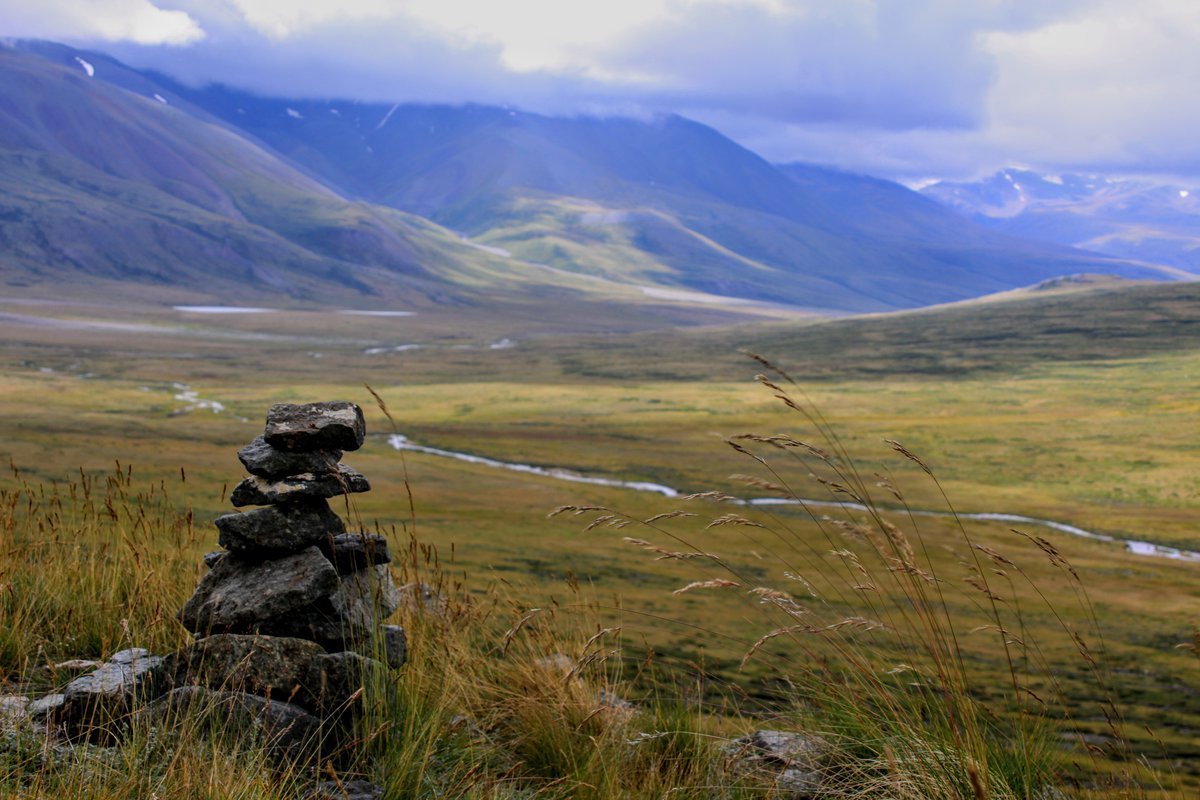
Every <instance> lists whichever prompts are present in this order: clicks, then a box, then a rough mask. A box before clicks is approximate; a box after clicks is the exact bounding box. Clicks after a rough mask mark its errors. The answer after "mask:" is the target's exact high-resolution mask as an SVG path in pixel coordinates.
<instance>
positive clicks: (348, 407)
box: [263, 400, 367, 452]
mask: <svg viewBox="0 0 1200 800" xmlns="http://www.w3.org/2000/svg"><path fill="white" fill-rule="evenodd" d="M366 432H367V426H366V422H365V421H364V420H363V413H362V409H361V408H359V407H358V406H356V405H355V404H354V403H348V402H345V401H341V400H339V401H334V402H332V403H305V404H304V405H291V404H290V403H278V404H276V405H273V406H271V408H270V410H268V411H267V427H266V429H265V430H264V431H263V439H265V440H266V442H267V444H269V445H271V446H272V447H274V448H275V449H276V450H285V451H288V452H295V451H297V450H304V451H310V452H311V451H313V450H357V449H358V448H360V447H362V443H363V438H364V437H365V436H366Z"/></svg>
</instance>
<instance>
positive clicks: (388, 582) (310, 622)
mask: <svg viewBox="0 0 1200 800" xmlns="http://www.w3.org/2000/svg"><path fill="white" fill-rule="evenodd" d="M326 563H327V564H328V563H329V562H328V561H327V562H326ZM332 568H333V567H332V565H331V566H330V569H332ZM210 574H211V573H210ZM399 602H400V596H399V592H398V590H397V589H396V584H395V582H394V581H393V580H392V573H391V571H390V570H389V569H388V567H387V565H386V564H381V565H380V566H378V567H373V568H371V569H365V570H360V571H359V572H353V573H351V574H349V575H343V576H341V578H340V579H339V581H338V584H337V586H336V587H335V589H334V590H333V591H331V592H329V593H328V594H326V595H323V596H321V597H319V598H317V599H316V600H314V601H313V602H312V603H310V604H309V605H306V606H304V607H302V608H298V609H296V610H295V611H293V612H291V613H288V614H285V615H275V616H273V617H272V618H271V619H269V620H264V621H263V622H262V624H261V625H259V627H258V629H257V630H258V631H259V632H261V633H266V634H270V635H272V636H295V637H299V638H301V639H312V640H313V641H315V642H320V643H321V644H322V645H324V646H325V648H326V649H327V650H341V649H344V648H345V646H348V645H349V644H350V643H355V642H362V641H365V640H366V639H367V638H368V637H369V636H370V634H371V631H372V630H373V629H374V628H375V626H376V625H377V624H378V623H379V622H381V621H382V620H384V619H386V618H387V617H388V616H389V615H390V614H391V613H392V612H393V611H395V610H396V608H397V606H398V605H399Z"/></svg>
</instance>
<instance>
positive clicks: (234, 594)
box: [179, 547, 340, 635]
mask: <svg viewBox="0 0 1200 800" xmlns="http://www.w3.org/2000/svg"><path fill="white" fill-rule="evenodd" d="M339 588H340V584H339V581H338V576H337V572H335V571H334V569H333V565H332V564H330V563H329V561H328V559H326V558H325V556H323V555H321V551H320V550H318V549H317V548H315V547H309V548H308V549H306V550H302V551H301V552H299V553H293V554H291V555H287V556H284V557H282V558H279V559H276V560H273V561H263V562H259V563H254V562H250V561H245V560H243V559H240V558H237V557H235V556H233V555H229V556H226V557H225V558H223V559H221V560H220V561H219V562H218V563H217V565H216V566H215V567H213V568H212V570H210V571H209V572H208V574H207V575H205V576H204V577H203V578H202V579H201V581H200V585H199V586H198V587H197V588H196V592H195V594H193V595H192V597H191V598H190V599H189V600H188V601H187V603H186V604H185V605H184V607H183V610H182V611H180V612H179V621H180V622H182V623H183V626H184V627H185V628H187V629H188V630H189V631H191V632H192V633H195V634H201V635H204V634H208V633H254V632H256V631H260V632H263V633H273V632H274V631H272V630H269V628H270V627H271V626H270V625H268V624H267V623H269V622H271V621H274V620H278V619H280V618H290V617H293V616H294V615H296V614H297V613H299V612H300V611H301V610H302V609H305V608H306V607H308V606H310V605H312V604H314V603H316V602H317V601H319V600H321V599H322V598H327V597H329V595H331V594H333V593H335V592H337V591H339Z"/></svg>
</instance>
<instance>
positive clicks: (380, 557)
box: [317, 533, 392, 575]
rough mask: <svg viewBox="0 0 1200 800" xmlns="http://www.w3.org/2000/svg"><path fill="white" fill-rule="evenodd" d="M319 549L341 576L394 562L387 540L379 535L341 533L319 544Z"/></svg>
mask: <svg viewBox="0 0 1200 800" xmlns="http://www.w3.org/2000/svg"><path fill="white" fill-rule="evenodd" d="M317 547H319V548H321V552H322V553H324V554H325V557H326V558H328V559H329V561H330V563H332V564H333V566H334V569H336V570H337V571H338V574H339V575H348V574H350V573H351V572H358V571H359V570H363V569H366V568H367V567H374V566H377V565H379V564H388V563H390V562H391V560H392V554H391V552H390V551H389V550H388V543H387V539H385V538H384V537H383V536H380V535H379V534H377V533H340V534H338V535H337V536H334V537H332V538H329V539H322V540H321V541H319V542H317Z"/></svg>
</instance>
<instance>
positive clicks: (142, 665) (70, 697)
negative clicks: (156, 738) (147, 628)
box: [55, 648, 162, 739]
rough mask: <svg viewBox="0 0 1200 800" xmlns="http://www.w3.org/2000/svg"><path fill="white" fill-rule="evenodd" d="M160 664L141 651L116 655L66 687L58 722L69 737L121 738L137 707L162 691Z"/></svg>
mask: <svg viewBox="0 0 1200 800" xmlns="http://www.w3.org/2000/svg"><path fill="white" fill-rule="evenodd" d="M161 663H162V659H161V658H159V657H158V656H154V655H151V654H150V652H149V651H148V650H144V649H142V648H133V649H130V650H122V651H120V652H119V653H114V654H113V656H112V658H110V659H109V660H108V661H107V662H105V663H104V664H101V665H100V666H99V667H98V668H96V669H95V670H94V671H92V672H90V673H88V674H86V675H81V676H80V677H78V678H76V679H75V680H73V681H71V682H70V683H68V684H67V687H66V688H65V689H64V690H63V702H62V703H61V704H60V705H59V706H58V708H57V709H56V712H55V718H56V721H57V722H59V723H61V724H62V725H63V726H65V728H66V730H67V734H68V736H70V737H75V736H87V737H88V738H89V739H97V738H102V739H103V738H112V737H115V736H117V735H119V732H118V730H117V726H119V725H120V724H121V723H123V722H124V721H125V718H126V717H127V716H128V715H129V713H130V711H131V710H132V709H133V708H134V706H135V704H136V703H137V702H138V701H140V700H145V699H148V698H149V697H152V696H154V695H155V694H156V693H157V688H160V686H159V681H160V678H161V676H160V674H159V671H158V667H159V665H160V664H161Z"/></svg>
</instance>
